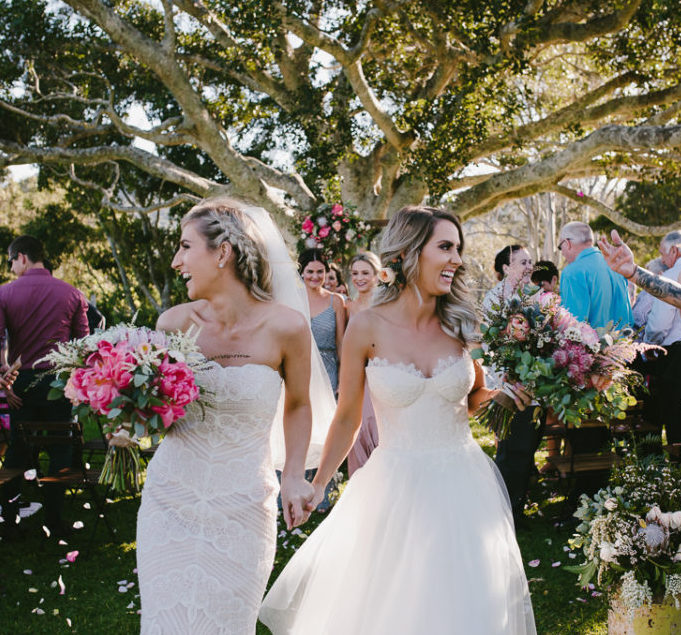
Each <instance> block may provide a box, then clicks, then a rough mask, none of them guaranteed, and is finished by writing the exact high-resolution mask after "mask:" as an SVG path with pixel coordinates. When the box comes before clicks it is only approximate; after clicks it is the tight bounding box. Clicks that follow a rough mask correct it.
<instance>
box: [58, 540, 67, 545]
mask: <svg viewBox="0 0 681 635" xmlns="http://www.w3.org/2000/svg"><path fill="white" fill-rule="evenodd" d="M59 544H60V545H61V546H62V547H63V546H65V545H68V544H69V543H68V542H66V540H60V541H59Z"/></svg>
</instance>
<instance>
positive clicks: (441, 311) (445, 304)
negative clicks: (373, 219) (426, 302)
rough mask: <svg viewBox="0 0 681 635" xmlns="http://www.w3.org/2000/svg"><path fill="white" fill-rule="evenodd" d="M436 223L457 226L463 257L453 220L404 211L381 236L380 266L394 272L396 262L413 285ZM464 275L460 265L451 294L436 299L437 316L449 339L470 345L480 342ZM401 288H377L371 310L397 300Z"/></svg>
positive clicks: (433, 212) (434, 212)
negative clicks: (442, 222)
mask: <svg viewBox="0 0 681 635" xmlns="http://www.w3.org/2000/svg"><path fill="white" fill-rule="evenodd" d="M439 220H447V221H449V222H451V223H453V224H454V225H455V226H456V228H457V230H458V231H459V238H460V240H461V244H460V246H459V253H460V254H462V255H463V248H464V239H463V231H462V229H461V223H460V222H459V219H458V218H457V217H456V216H454V215H452V214H450V213H449V212H446V211H445V210H442V209H438V208H436V207H403V208H402V209H401V210H399V211H398V212H396V213H395V214H394V215H393V217H392V218H391V219H390V222H389V223H388V225H387V227H386V228H385V230H384V232H383V236H382V238H381V247H380V254H379V255H380V258H381V263H382V264H383V266H384V267H391V264H392V267H391V268H394V263H395V262H399V263H400V264H401V273H402V275H403V276H404V280H406V284H407V285H410V284H413V283H414V281H415V280H416V278H417V277H418V273H419V256H420V255H421V250H422V249H423V246H424V245H425V244H426V243H427V242H428V241H429V240H430V237H431V236H432V235H433V229H434V227H435V223H437V222H438V221H439ZM464 273H465V267H464V266H463V265H461V266H460V267H458V268H457V270H456V273H455V274H454V279H453V281H452V286H451V291H450V292H449V293H447V294H446V295H443V296H440V297H439V298H438V299H437V303H436V312H437V315H438V317H439V318H440V322H441V323H442V328H443V330H444V331H445V332H446V333H447V334H448V335H451V336H452V337H455V338H457V339H459V340H461V341H462V342H463V343H464V344H471V343H473V342H477V341H479V340H480V332H479V330H478V325H479V319H478V315H477V312H476V310H475V306H474V305H473V303H472V302H471V300H470V299H469V297H468V290H467V289H466V285H465V283H464V280H463V276H464ZM403 288H404V285H402V284H390V285H386V284H380V285H378V287H377V289H376V292H375V295H374V306H376V305H379V304H385V303H386V302H392V301H393V300H397V298H398V297H399V295H400V293H401V292H402V289H403Z"/></svg>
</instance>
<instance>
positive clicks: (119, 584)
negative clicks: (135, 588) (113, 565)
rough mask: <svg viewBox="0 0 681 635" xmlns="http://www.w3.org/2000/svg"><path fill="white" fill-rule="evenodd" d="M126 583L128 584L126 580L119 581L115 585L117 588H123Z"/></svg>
mask: <svg viewBox="0 0 681 635" xmlns="http://www.w3.org/2000/svg"><path fill="white" fill-rule="evenodd" d="M127 583H128V581H127V580H119V581H118V582H116V584H117V585H118V586H123V585H124V584H127Z"/></svg>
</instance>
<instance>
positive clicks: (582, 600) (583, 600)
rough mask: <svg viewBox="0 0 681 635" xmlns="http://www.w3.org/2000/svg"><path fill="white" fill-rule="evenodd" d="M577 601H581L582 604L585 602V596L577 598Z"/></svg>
mask: <svg viewBox="0 0 681 635" xmlns="http://www.w3.org/2000/svg"><path fill="white" fill-rule="evenodd" d="M577 602H582V603H583V604H586V598H577Z"/></svg>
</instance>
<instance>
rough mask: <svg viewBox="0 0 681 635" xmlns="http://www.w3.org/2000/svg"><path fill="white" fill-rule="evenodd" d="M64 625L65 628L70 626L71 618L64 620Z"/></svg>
mask: <svg viewBox="0 0 681 635" xmlns="http://www.w3.org/2000/svg"><path fill="white" fill-rule="evenodd" d="M66 624H67V626H71V618H70V617H67V618H66Z"/></svg>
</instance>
